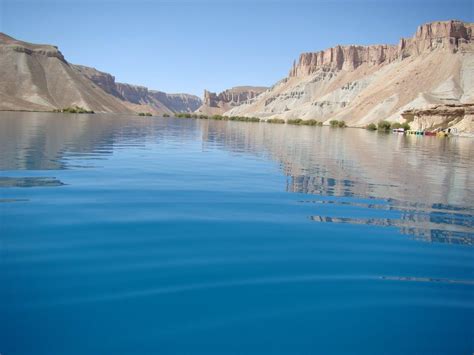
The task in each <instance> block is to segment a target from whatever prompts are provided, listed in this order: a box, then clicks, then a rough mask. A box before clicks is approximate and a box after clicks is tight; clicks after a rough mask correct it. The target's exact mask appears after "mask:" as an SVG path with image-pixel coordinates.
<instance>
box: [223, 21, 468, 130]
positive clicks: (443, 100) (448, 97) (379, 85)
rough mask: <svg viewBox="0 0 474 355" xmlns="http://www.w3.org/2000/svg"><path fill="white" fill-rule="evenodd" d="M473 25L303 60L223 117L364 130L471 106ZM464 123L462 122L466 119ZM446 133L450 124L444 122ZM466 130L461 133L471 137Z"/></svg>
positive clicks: (436, 28) (452, 25) (427, 27)
mask: <svg viewBox="0 0 474 355" xmlns="http://www.w3.org/2000/svg"><path fill="white" fill-rule="evenodd" d="M473 28H474V24H472V23H466V22H461V21H454V20H452V21H442V22H432V23H428V24H424V25H422V26H419V27H418V29H417V31H416V33H415V34H414V36H413V37H411V38H402V39H401V40H400V41H399V43H398V44H393V45H390V44H380V45H370V46H358V45H350V46H335V47H332V48H328V49H326V50H323V51H318V52H310V53H302V54H301V55H300V57H299V58H298V60H297V61H295V62H294V63H293V66H292V68H291V69H290V71H289V75H288V77H286V78H284V79H282V80H280V81H279V82H277V83H276V84H275V85H274V86H273V87H272V88H270V89H269V90H267V91H265V92H263V93H262V94H261V95H259V96H258V97H257V98H255V99H254V100H252V101H251V102H248V103H244V104H241V105H239V106H236V107H233V108H231V109H229V111H228V112H226V114H227V115H242V116H257V117H261V118H275V117H279V118H284V119H289V118H302V119H316V120H319V121H323V122H326V123H328V122H329V121H330V120H333V119H335V120H344V121H346V123H347V124H348V125H350V126H356V127H363V126H365V125H367V124H369V123H373V122H378V121H380V120H389V121H394V122H402V121H404V119H403V116H402V115H401V114H402V113H403V112H405V111H407V110H413V109H427V108H430V107H432V106H436V105H447V104H467V103H474V41H473V32H474V31H473ZM466 117H467V116H466ZM444 122H445V123H446V127H448V126H449V125H450V124H452V123H453V122H454V121H453V122H451V123H449V122H448V121H444ZM469 127H472V126H471V125H470V124H461V125H459V130H460V131H463V132H467V133H469V132H471V129H470V128H469Z"/></svg>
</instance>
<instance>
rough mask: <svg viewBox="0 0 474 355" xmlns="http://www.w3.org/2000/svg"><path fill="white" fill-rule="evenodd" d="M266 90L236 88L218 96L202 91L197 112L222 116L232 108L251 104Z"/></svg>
mask: <svg viewBox="0 0 474 355" xmlns="http://www.w3.org/2000/svg"><path fill="white" fill-rule="evenodd" d="M267 89H268V88H266V87H263V86H262V87H260V86H236V87H233V88H231V89H227V90H225V91H222V92H220V93H219V94H217V93H214V92H210V91H207V90H204V99H203V103H202V106H201V107H199V109H198V110H197V111H198V112H200V113H204V114H223V113H224V112H225V111H227V110H229V109H231V108H232V107H235V106H239V105H242V104H245V103H247V104H248V103H250V102H252V101H253V100H254V99H255V98H256V97H257V96H258V95H260V94H261V93H262V92H264V91H265V90H267Z"/></svg>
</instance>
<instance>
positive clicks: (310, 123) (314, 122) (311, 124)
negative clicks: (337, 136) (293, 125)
mask: <svg viewBox="0 0 474 355" xmlns="http://www.w3.org/2000/svg"><path fill="white" fill-rule="evenodd" d="M301 124H302V125H305V126H317V125H318V124H319V122H318V121H316V120H313V119H311V120H306V121H303V122H301Z"/></svg>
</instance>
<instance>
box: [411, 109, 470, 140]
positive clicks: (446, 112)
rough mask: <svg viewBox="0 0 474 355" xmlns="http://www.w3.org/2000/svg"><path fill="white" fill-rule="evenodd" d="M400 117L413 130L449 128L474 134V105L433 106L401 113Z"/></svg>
mask: <svg viewBox="0 0 474 355" xmlns="http://www.w3.org/2000/svg"><path fill="white" fill-rule="evenodd" d="M402 117H403V118H404V119H405V120H407V122H409V123H410V127H411V128H412V129H415V130H427V129H429V130H436V129H438V128H441V129H443V128H448V127H449V128H451V129H452V130H453V131H454V132H456V131H462V132H472V133H474V103H473V104H460V105H456V104H451V105H450V104H448V105H435V106H432V107H429V108H426V109H412V110H406V111H404V112H402Z"/></svg>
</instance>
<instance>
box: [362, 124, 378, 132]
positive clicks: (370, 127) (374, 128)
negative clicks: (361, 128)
mask: <svg viewBox="0 0 474 355" xmlns="http://www.w3.org/2000/svg"><path fill="white" fill-rule="evenodd" d="M365 129H368V130H369V131H376V130H377V126H376V125H375V123H370V124H368V125H367V126H365Z"/></svg>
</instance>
